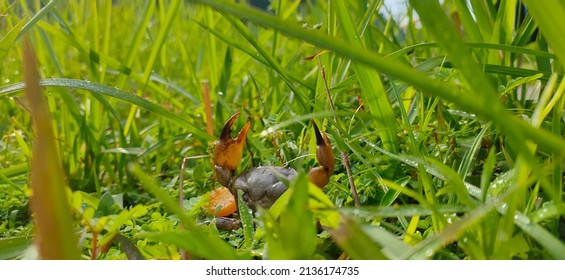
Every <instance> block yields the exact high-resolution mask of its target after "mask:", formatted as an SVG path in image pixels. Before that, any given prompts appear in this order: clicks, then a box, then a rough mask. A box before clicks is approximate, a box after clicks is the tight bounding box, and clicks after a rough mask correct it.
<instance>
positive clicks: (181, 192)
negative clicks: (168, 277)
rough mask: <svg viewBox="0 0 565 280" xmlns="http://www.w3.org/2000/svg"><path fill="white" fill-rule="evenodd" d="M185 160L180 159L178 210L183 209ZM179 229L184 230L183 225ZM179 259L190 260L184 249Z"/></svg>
mask: <svg viewBox="0 0 565 280" xmlns="http://www.w3.org/2000/svg"><path fill="white" fill-rule="evenodd" d="M186 159H187V157H184V158H183V159H182V164H181V166H180V174H179V181H180V182H179V206H180V209H181V210H182V209H184V170H185V168H186ZM180 228H181V229H184V225H183V224H182V223H181V224H180ZM179 252H180V258H181V260H188V259H190V256H189V255H188V252H187V251H185V250H184V249H180V251H179Z"/></svg>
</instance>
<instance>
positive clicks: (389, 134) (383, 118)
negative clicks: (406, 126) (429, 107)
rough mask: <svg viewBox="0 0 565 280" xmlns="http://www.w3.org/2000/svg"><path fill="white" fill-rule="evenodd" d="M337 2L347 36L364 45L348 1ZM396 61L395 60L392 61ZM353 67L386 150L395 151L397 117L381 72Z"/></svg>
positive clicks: (339, 19) (337, 10)
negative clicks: (350, 12)
mask: <svg viewBox="0 0 565 280" xmlns="http://www.w3.org/2000/svg"><path fill="white" fill-rule="evenodd" d="M333 3H335V4H336V9H335V11H336V13H337V18H338V22H339V23H340V26H341V29H342V32H343V33H344V34H345V38H347V40H348V41H350V42H351V44H352V45H354V46H358V47H360V48H362V47H363V44H362V42H361V39H360V38H359V33H358V32H357V29H356V27H355V24H354V23H353V19H352V18H351V15H350V14H349V9H348V7H347V4H346V1H340V0H338V1H333ZM392 63H394V62H392ZM353 69H355V73H356V74H357V79H358V80H359V84H360V85H361V89H362V90H361V96H362V98H363V103H364V104H366V105H367V107H369V112H370V113H371V115H372V116H373V118H374V119H375V126H376V128H377V129H378V131H379V135H380V136H381V138H382V141H383V146H384V148H385V149H386V150H388V151H390V152H393V153H395V152H396V151H397V150H398V144H397V143H398V141H397V140H396V132H397V131H398V127H397V125H396V117H395V116H394V113H393V112H392V106H391V105H390V103H389V102H388V99H387V95H386V91H385V89H384V87H383V84H382V82H381V78H380V76H379V73H378V72H377V71H376V70H375V69H374V68H370V67H368V66H366V65H364V64H360V63H358V62H354V63H353Z"/></svg>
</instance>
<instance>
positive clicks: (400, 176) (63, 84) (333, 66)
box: [0, 0, 565, 259]
mask: <svg viewBox="0 0 565 280" xmlns="http://www.w3.org/2000/svg"><path fill="white" fill-rule="evenodd" d="M114 2H115V3H114ZM302 2H303V3H302V4H300V2H299V1H286V0H281V1H273V3H272V6H271V8H270V9H269V11H268V12H265V11H261V10H258V9H255V8H252V7H249V6H247V5H245V4H235V3H233V2H232V1H224V0H214V1H207V0H203V1H180V0H179V1H152V0H146V1H140V2H139V3H137V2H136V5H131V4H128V3H125V2H124V1H111V0H99V1H86V0H76V1H68V2H67V1H49V2H48V3H43V2H41V1H25V0H17V1H13V3H4V2H2V3H0V13H1V14H2V17H0V26H1V27H2V28H0V30H1V31H0V61H1V62H0V63H1V67H0V100H2V102H0V111H1V112H6V113H4V114H2V115H0V120H1V121H0V132H1V133H2V138H1V140H0V145H1V146H2V149H0V237H1V238H2V239H0V256H3V257H5V258H18V257H21V256H22V255H23V254H24V251H25V249H26V245H27V244H29V240H30V237H29V236H30V234H32V232H33V230H32V221H33V219H32V218H31V213H30V212H31V210H29V211H28V209H29V206H28V204H29V196H30V188H31V186H30V178H31V175H32V173H31V172H32V168H30V162H32V160H37V158H38V155H37V153H38V152H37V151H34V150H33V146H34V143H35V141H38V139H39V137H40V136H38V135H36V134H35V133H34V132H33V129H32V118H31V116H30V112H33V111H32V110H30V109H31V108H30V104H29V103H28V101H26V99H25V98H24V95H23V89H24V84H23V76H22V73H23V72H22V71H23V70H22V63H23V61H22V59H21V57H22V55H21V54H22V52H23V47H22V44H21V39H20V38H22V37H23V36H28V37H29V38H30V41H31V44H32V45H33V47H34V49H35V52H36V54H37V58H38V62H39V70H40V77H41V78H42V80H41V81H40V84H41V85H42V87H43V93H44V94H45V96H46V103H47V105H48V108H49V114H50V116H51V118H52V121H51V125H52V127H53V132H54V137H55V145H56V147H57V149H58V154H56V155H57V156H59V158H60V160H61V161H62V169H63V173H64V175H59V176H57V177H58V178H56V179H57V180H61V181H62V182H65V183H66V184H68V185H69V186H70V189H71V190H72V192H71V193H70V195H71V198H70V200H71V201H70V205H72V210H73V213H74V220H73V225H74V229H75V233H76V235H77V237H78V236H82V237H83V239H81V240H82V241H81V243H80V244H79V246H81V248H82V255H83V258H101V259H124V258H126V257H127V256H126V253H124V252H132V251H133V252H135V251H136V250H130V249H127V248H126V247H127V246H130V245H131V244H130V243H133V244H135V245H136V246H137V249H138V250H139V253H140V254H141V255H142V256H143V257H145V258H148V259H178V258H180V257H181V255H180V254H179V250H180V249H183V250H186V251H188V253H189V254H188V255H189V256H190V257H193V258H244V259H247V258H259V259H260V258H266V259H270V258H325V259H337V258H374V259H381V258H393V259H396V258H409V259H422V258H431V259H540V258H541V259H554V258H557V259H564V258H565V255H564V252H565V244H564V243H563V238H564V236H565V233H564V231H563V215H564V214H565V204H564V203H563V175H562V172H563V171H562V160H563V156H564V155H565V141H563V140H562V131H563V119H562V111H563V106H564V102H563V91H564V90H565V82H563V68H562V63H561V60H562V59H565V58H564V57H563V53H564V52H563V38H562V36H561V34H560V32H559V30H564V29H565V26H564V24H563V23H562V22H561V21H558V20H554V19H555V18H562V17H561V15H562V14H564V11H565V8H564V7H563V5H561V4H558V3H555V2H553V1H524V2H525V4H526V5H528V8H529V9H530V10H531V14H526V15H525V16H524V20H523V21H521V22H519V23H518V24H515V21H514V19H516V18H520V14H519V13H518V12H517V10H516V9H515V8H514V6H513V5H512V3H513V1H501V2H502V4H501V7H500V8H496V7H495V6H494V4H492V1H487V0H484V1H471V3H467V1H463V0H457V1H444V2H447V3H443V4H439V3H437V1H409V2H408V3H407V11H406V16H405V17H404V18H403V19H402V20H401V21H399V22H397V21H395V20H394V19H391V18H389V17H387V16H386V13H384V11H385V8H384V6H383V5H382V3H381V1H302ZM538 2H539V3H538ZM518 3H521V1H518ZM367 7H369V8H367ZM471 11H472V12H471ZM417 13H420V14H421V16H417ZM536 28H540V29H541V32H537V33H535V32H536V31H535V30H536ZM534 34H537V35H536V36H534ZM306 58H310V59H306ZM312 58H313V59H312ZM322 73H323V74H324V76H322ZM204 81H206V82H204ZM203 84H207V85H208V86H209V91H210V104H209V105H210V106H211V112H210V111H207V109H206V105H207V103H208V101H207V100H206V99H205V97H204V92H205V90H204V88H205V87H203ZM326 85H327V88H326ZM327 90H329V93H330V95H329V96H330V97H331V101H330V98H328V94H327ZM330 102H333V104H331V103H330ZM332 105H333V106H332ZM236 111H239V112H241V114H242V116H245V117H244V118H242V117H240V120H239V122H240V123H238V124H236V126H238V127H241V125H242V124H243V122H244V121H245V119H246V118H247V117H249V118H250V119H251V121H252V128H251V130H250V133H249V136H248V140H247V143H248V144H247V147H246V149H245V152H244V159H243V160H242V163H241V165H240V168H239V169H238V172H241V171H244V170H246V169H248V168H250V167H252V166H257V165H279V166H281V165H288V166H290V167H292V168H295V169H296V170H298V171H299V172H308V170H309V168H310V167H311V166H313V165H315V164H316V160H315V157H314V151H315V140H314V139H313V138H312V136H311V133H310V128H309V126H310V120H311V119H315V120H316V122H317V123H319V124H320V125H321V127H323V129H324V130H325V131H326V132H327V134H328V136H329V137H330V142H331V143H332V145H333V148H334V152H335V155H336V163H337V166H336V169H335V171H334V175H333V176H332V177H331V180H330V183H329V185H328V186H327V187H326V188H325V189H324V193H325V195H322V194H319V193H316V192H314V193H313V192H312V190H310V199H307V195H308V193H307V192H301V191H293V192H292V193H291V194H292V195H291V194H289V196H290V197H292V198H293V200H292V201H288V200H286V201H283V202H281V203H279V204H277V206H276V207H275V209H271V212H267V211H259V213H260V215H259V217H257V218H255V219H253V220H252V221H251V220H250V218H249V217H243V218H244V221H243V224H244V228H243V229H238V230H235V231H222V230H218V229H216V228H215V227H214V226H213V223H211V224H210V220H211V219H212V217H211V216H210V215H207V214H205V213H203V212H201V211H200V208H201V206H202V205H203V204H204V203H205V200H206V196H205V193H206V192H207V191H209V190H211V189H212V188H214V187H215V183H214V180H213V173H212V170H213V165H212V163H211V159H210V157H209V154H210V153H209V146H210V144H211V142H212V141H213V140H214V138H215V137H217V135H218V134H219V131H220V129H221V127H222V126H223V124H224V122H225V120H226V119H227V118H228V117H229V116H230V115H232V114H233V113H234V112H236ZM210 113H211V115H212V120H209V117H208V115H210ZM210 121H212V122H210ZM208 126H211V127H212V130H213V131H214V133H215V136H210V135H209V133H208V129H207V127H208ZM341 153H343V154H344V155H345V158H346V159H347V160H348V164H349V165H348V166H347V165H346V164H345V162H344V157H342V154H341ZM42 156H48V154H43V155H42ZM53 157H55V156H53ZM183 158H186V160H185V161H186V171H185V172H186V173H185V174H184V176H183V177H184V182H183V183H184V190H183V191H184V193H183V194H184V196H183V197H184V201H183V202H182V205H183V206H184V209H181V208H180V207H177V206H176V205H178V202H175V201H174V200H175V199H176V198H177V197H178V192H179V188H178V186H179V182H178V180H179V177H180V166H181V162H182V161H183ZM132 164H133V165H132ZM347 168H349V170H350V171H351V175H350V176H348V172H347ZM300 178H302V179H303V177H300ZM32 181H33V180H32ZM216 185H218V184H217V183H216ZM293 185H294V186H295V187H296V188H299V187H303V188H306V187H307V186H308V184H307V182H305V181H304V180H298V181H297V182H294V183H293ZM352 185H354V186H355V187H356V192H357V195H358V197H359V201H360V208H359V209H353V208H355V202H354V199H353V194H352V193H351V186H352ZM293 190H294V189H293ZM313 197H314V198H313ZM45 199H46V200H48V198H47V197H45ZM285 199H288V197H286V198H285ZM328 203H329V204H333V205H335V209H328ZM305 205H308V206H309V209H310V210H308V211H307V212H306V213H305V214H304V215H299V214H298V212H300V211H303V209H304V207H305ZM136 207H137V208H136ZM329 208H333V207H329ZM133 209H135V210H133ZM337 213H340V214H341V216H339V215H338V214H337ZM279 215H280V216H279ZM314 218H316V219H319V221H320V224H321V226H318V227H317V228H316V230H314V229H315V227H314V225H315V222H314ZM340 222H341V225H339V226H337V225H338V224H339V223H340ZM183 223H184V224H183ZM250 223H255V225H252V224H250ZM181 224H182V226H181ZM304 229H306V231H305V232H304V231H302V230H304ZM8 238H11V239H8ZM123 238H125V239H123ZM296 238H299V239H301V240H302V241H301V242H291V241H290V240H292V239H296ZM6 240H10V241H11V240H14V242H4V241H6ZM113 240H116V241H114V243H112V242H113ZM120 240H121V241H120ZM127 240H133V242H127ZM190 240H193V242H191V241H190ZM291 243H292V244H291ZM10 244H11V245H10ZM120 244H122V245H120ZM302 245H304V246H303V247H297V246H302ZM363 250H365V251H363ZM138 255H139V254H138Z"/></svg>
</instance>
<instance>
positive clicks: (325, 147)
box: [213, 112, 335, 209]
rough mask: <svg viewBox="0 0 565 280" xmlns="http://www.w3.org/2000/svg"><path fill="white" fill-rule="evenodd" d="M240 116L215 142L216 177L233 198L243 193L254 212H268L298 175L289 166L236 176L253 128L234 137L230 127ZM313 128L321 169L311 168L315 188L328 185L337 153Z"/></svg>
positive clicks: (309, 175) (228, 124)
mask: <svg viewBox="0 0 565 280" xmlns="http://www.w3.org/2000/svg"><path fill="white" fill-rule="evenodd" d="M238 116H239V112H238V113H235V114H234V115H233V116H231V117H230V118H229V119H228V121H227V122H226V124H225V125H224V128H223V129H222V132H221V134H220V139H219V140H218V141H217V142H216V143H215V147H214V152H213V161H214V165H215V166H214V176H215V178H216V180H217V181H218V182H219V183H220V184H221V185H222V186H224V187H226V188H228V189H229V190H230V192H231V193H232V195H233V196H234V197H237V192H238V190H241V191H243V197H242V198H243V200H244V201H245V202H246V203H247V204H248V205H249V207H250V208H251V209H255V208H256V207H257V206H260V207H262V208H265V209H267V208H270V207H271V206H272V205H273V203H275V201H276V200H277V199H278V198H279V197H280V196H281V195H282V194H283V193H284V192H285V191H286V190H287V189H288V187H287V185H286V182H289V181H291V180H292V179H294V177H296V175H297V172H296V170H294V169H292V168H289V167H280V166H259V167H254V168H251V169H249V170H247V171H245V172H243V173H241V174H239V175H236V174H235V170H236V169H237V167H238V165H239V162H240V161H241V157H242V154H243V147H244V146H245V139H246V137H247V132H248V130H249V127H250V125H251V123H250V121H247V123H246V124H245V126H244V127H243V128H242V129H241V131H240V132H239V134H238V135H237V137H236V138H232V137H231V136H230V133H231V127H232V126H233V123H234V122H235V120H236V118H237V117H238ZM312 125H313V127H314V133H315V134H316V145H317V149H316V158H317V159H318V162H319V163H320V166H318V167H314V168H312V169H310V171H309V173H308V177H309V179H310V181H311V182H312V183H314V184H315V185H316V186H318V187H320V188H323V187H325V186H326V185H327V184H328V182H329V178H330V176H331V175H332V173H333V170H334V165H335V160H334V154H333V151H332V147H331V145H330V143H329V140H328V137H327V135H326V133H325V132H320V130H319V129H318V126H317V125H316V123H315V122H314V121H312Z"/></svg>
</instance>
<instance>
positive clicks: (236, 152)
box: [213, 112, 251, 172]
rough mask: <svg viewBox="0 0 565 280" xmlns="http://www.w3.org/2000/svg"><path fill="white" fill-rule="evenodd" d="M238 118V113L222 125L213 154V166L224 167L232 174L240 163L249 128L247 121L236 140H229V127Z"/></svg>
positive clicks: (249, 123)
mask: <svg viewBox="0 0 565 280" xmlns="http://www.w3.org/2000/svg"><path fill="white" fill-rule="evenodd" d="M238 116H239V112H237V113H235V114H234V115H233V116H231V118H229V120H228V121H227V122H226V124H225V125H224V128H223V129H222V132H221V134H220V139H219V140H218V141H216V144H215V147H214V154H213V161H214V164H215V165H217V166H221V167H224V168H226V169H228V170H229V171H232V172H233V171H235V170H236V169H237V166H238V165H239V162H240V161H241V155H242V154H243V146H245V138H246V137H247V131H248V130H249V127H250V126H251V122H250V121H247V123H246V124H245V126H243V128H242V129H241V131H240V132H239V134H238V135H237V138H235V139H234V138H231V136H230V133H231V127H232V125H233V123H234V122H235V119H237V117H238Z"/></svg>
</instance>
